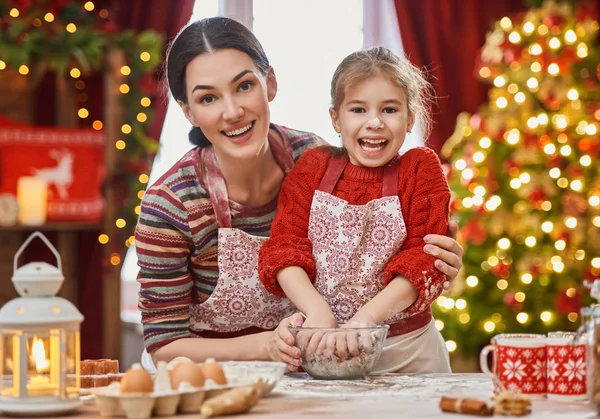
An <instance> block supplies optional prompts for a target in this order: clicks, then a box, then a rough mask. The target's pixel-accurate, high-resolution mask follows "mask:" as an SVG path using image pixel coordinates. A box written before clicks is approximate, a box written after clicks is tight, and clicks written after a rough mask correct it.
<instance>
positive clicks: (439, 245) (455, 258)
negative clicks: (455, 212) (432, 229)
mask: <svg viewBox="0 0 600 419" xmlns="http://www.w3.org/2000/svg"><path fill="white" fill-rule="evenodd" d="M457 232H458V224H457V223H456V221H453V220H451V221H450V222H449V223H448V234H449V235H450V237H447V236H441V235H439V234H429V235H427V236H425V243H427V244H426V245H425V247H424V248H423V250H424V251H425V253H427V254H430V255H431V256H434V257H436V258H437V260H436V261H435V267H436V268H437V269H438V270H439V271H440V272H443V273H444V274H446V278H447V280H446V282H444V289H449V288H450V285H451V282H452V281H454V279H455V278H456V276H457V275H458V271H460V269H461V268H462V257H463V248H462V247H461V245H460V244H458V242H457V241H456V233H457Z"/></svg>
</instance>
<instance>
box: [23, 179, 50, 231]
mask: <svg viewBox="0 0 600 419" xmlns="http://www.w3.org/2000/svg"><path fill="white" fill-rule="evenodd" d="M17 202H18V204H19V223H21V224H23V225H41V224H44V223H45V222H46V214H47V205H48V183H47V182H46V181H45V180H44V179H41V178H38V177H33V176H25V177H20V178H19V180H18V182H17Z"/></svg>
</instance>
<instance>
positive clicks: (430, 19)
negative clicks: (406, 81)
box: [394, 0, 526, 153]
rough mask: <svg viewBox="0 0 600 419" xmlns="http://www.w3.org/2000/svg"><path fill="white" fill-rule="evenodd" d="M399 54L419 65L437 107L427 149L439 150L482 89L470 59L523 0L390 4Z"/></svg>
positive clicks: (401, 1) (424, 0)
mask: <svg viewBox="0 0 600 419" xmlns="http://www.w3.org/2000/svg"><path fill="white" fill-rule="evenodd" d="M394 3H395V5H396V14H397V16H398V24H399V27H400V35H401V37H402V44H403V46H404V51H405V52H406V54H407V55H408V56H409V57H410V59H411V61H412V62H413V63H414V64H416V65H418V66H420V67H425V68H427V70H428V71H429V74H430V82H431V83H432V84H433V86H434V87H435V91H436V95H437V108H435V109H434V111H433V115H432V117H433V120H434V126H433V131H432V133H431V135H430V137H429V141H428V145H429V146H430V147H431V148H433V149H434V150H435V151H436V152H438V153H439V152H440V150H441V148H442V145H443V144H444V142H445V141H446V139H448V137H450V135H452V132H453V131H454V124H455V122H456V117H457V115H458V114H459V113H460V112H463V111H467V112H474V111H475V110H477V108H478V107H479V106H480V105H481V104H482V103H483V102H484V101H485V100H486V98H487V89H488V86H487V85H484V84H483V83H481V82H479V81H478V80H477V79H476V78H475V77H474V66H475V58H476V57H477V54H478V53H479V50H480V48H481V47H482V46H483V44H484V43H485V34H486V32H488V31H489V30H490V28H491V25H492V24H493V23H494V22H495V21H496V20H499V19H501V18H502V17H503V16H506V15H510V14H513V13H515V12H517V11H521V10H525V9H526V7H525V5H524V3H525V2H524V0H496V1H481V0H443V1H440V0H418V1H415V0H394Z"/></svg>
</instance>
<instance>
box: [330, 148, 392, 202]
mask: <svg viewBox="0 0 600 419" xmlns="http://www.w3.org/2000/svg"><path fill="white" fill-rule="evenodd" d="M348 161H349V160H348V155H347V154H344V155H343V156H339V157H338V156H336V157H332V158H331V160H330V161H329V165H328V166H327V169H326V170H325V174H324V175H323V179H321V183H320V184H319V190H320V191H322V192H326V193H328V194H331V193H333V189H334V188H335V185H336V184H337V183H338V180H340V177H341V176H342V173H344V169H345V168H346V165H347V164H348ZM399 166H400V159H399V158H398V157H394V158H393V159H392V161H391V162H390V163H388V164H387V165H385V167H384V168H383V185H382V195H383V196H397V195H398V167H399Z"/></svg>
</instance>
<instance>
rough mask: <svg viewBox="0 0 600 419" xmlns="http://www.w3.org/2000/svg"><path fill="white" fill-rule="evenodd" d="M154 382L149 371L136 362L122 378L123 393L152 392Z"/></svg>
mask: <svg viewBox="0 0 600 419" xmlns="http://www.w3.org/2000/svg"><path fill="white" fill-rule="evenodd" d="M153 390H154V383H153V382H152V377H150V374H148V371H146V370H145V369H143V368H142V366H141V365H140V364H134V365H133V366H132V367H131V368H129V369H128V370H127V372H126V373H125V375H124V376H123V378H121V393H152V391H153Z"/></svg>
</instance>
